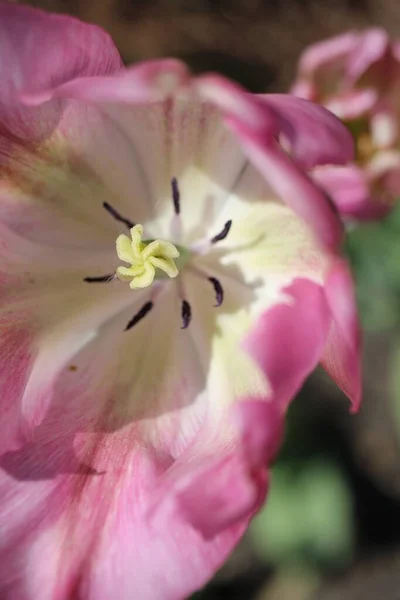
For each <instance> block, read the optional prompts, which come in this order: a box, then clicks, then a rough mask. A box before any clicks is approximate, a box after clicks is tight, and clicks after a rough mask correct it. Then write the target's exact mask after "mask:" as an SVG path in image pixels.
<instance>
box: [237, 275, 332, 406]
mask: <svg viewBox="0 0 400 600" xmlns="http://www.w3.org/2000/svg"><path fill="white" fill-rule="evenodd" d="M284 293H285V294H287V297H288V303H285V304H279V305H277V306H274V307H272V308H271V309H270V310H268V311H267V312H265V313H264V314H263V315H262V317H261V318H260V319H259V321H258V323H257V325H256V327H255V328H254V330H253V331H252V332H251V333H250V334H249V335H248V337H247V338H246V340H245V342H244V346H245V348H246V350H247V351H248V352H249V353H250V355H251V356H252V357H253V358H254V359H255V360H256V361H257V363H258V364H259V365H260V367H261V368H262V369H263V371H264V372H265V373H266V375H267V377H268V380H269V382H270V385H271V388H272V391H271V393H272V397H273V399H274V402H276V403H278V404H279V405H280V406H281V407H282V409H285V408H286V407H287V405H288V404H289V402H290V401H291V400H292V398H293V397H294V395H295V394H296V393H297V392H298V391H299V389H300V387H301V386H302V384H303V382H304V380H305V379H306V377H307V376H308V375H309V374H310V373H311V372H312V371H313V370H314V368H315V367H316V366H317V364H318V362H319V360H320V358H321V355H322V352H323V349H324V347H325V344H326V339H327V335H328V331H329V327H330V313H329V308H328V305H327V302H326V300H325V296H324V290H323V288H322V287H321V286H320V285H318V284H317V283H314V282H312V281H310V280H307V279H296V280H295V281H294V282H293V283H292V284H291V285H290V286H288V287H287V288H286V289H285V290H284Z"/></svg>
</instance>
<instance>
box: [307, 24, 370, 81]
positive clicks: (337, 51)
mask: <svg viewBox="0 0 400 600" xmlns="http://www.w3.org/2000/svg"><path fill="white" fill-rule="evenodd" d="M358 39H359V38H358V33H357V32H355V31H349V32H346V33H342V34H340V35H337V36H334V37H332V38H329V39H327V40H323V41H320V42H317V43H315V44H312V45H311V46H309V47H308V48H306V50H304V52H303V54H302V55H301V57H300V61H299V74H300V77H313V76H315V72H316V71H319V70H321V69H323V70H327V71H329V70H331V69H333V70H337V68H338V67H342V65H343V64H344V61H345V60H346V58H347V57H348V56H349V55H350V54H351V53H352V52H353V51H354V49H355V48H356V47H357V44H358Z"/></svg>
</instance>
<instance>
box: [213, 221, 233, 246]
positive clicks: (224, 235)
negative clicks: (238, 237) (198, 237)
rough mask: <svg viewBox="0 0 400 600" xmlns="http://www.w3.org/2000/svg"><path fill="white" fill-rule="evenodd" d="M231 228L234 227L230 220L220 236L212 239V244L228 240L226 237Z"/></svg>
mask: <svg viewBox="0 0 400 600" xmlns="http://www.w3.org/2000/svg"><path fill="white" fill-rule="evenodd" d="M231 227H232V220H231V219H229V221H227V222H226V223H225V225H224V228H223V230H222V231H221V232H220V233H219V234H218V235H215V236H214V237H213V238H212V239H211V243H212V244H216V243H217V242H220V241H221V240H224V239H225V238H226V236H227V235H228V233H229V231H230V228H231Z"/></svg>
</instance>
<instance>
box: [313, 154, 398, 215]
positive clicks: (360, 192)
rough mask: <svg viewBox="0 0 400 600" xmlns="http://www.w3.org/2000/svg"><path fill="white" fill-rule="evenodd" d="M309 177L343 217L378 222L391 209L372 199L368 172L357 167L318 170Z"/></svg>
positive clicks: (376, 199) (333, 167) (377, 199)
mask: <svg viewBox="0 0 400 600" xmlns="http://www.w3.org/2000/svg"><path fill="white" fill-rule="evenodd" d="M311 175H312V178H313V179H314V180H315V181H316V182H317V183H318V185H320V186H321V187H322V188H323V189H324V190H325V191H326V193H327V194H329V196H330V197H331V198H332V200H333V202H334V204H335V206H336V207H337V209H338V211H339V213H340V214H341V215H342V216H343V217H347V218H355V219H358V220H369V219H378V218H380V217H383V216H384V215H385V214H387V212H388V210H389V208H390V207H389V206H388V205H385V204H383V203H382V202H379V198H374V197H373V190H372V189H371V184H370V180H369V179H370V178H369V177H368V172H367V171H366V170H365V169H361V168H360V167H357V166H356V165H348V166H346V167H338V166H332V167H329V166H327V167H319V168H316V169H314V170H313V171H312V173H311Z"/></svg>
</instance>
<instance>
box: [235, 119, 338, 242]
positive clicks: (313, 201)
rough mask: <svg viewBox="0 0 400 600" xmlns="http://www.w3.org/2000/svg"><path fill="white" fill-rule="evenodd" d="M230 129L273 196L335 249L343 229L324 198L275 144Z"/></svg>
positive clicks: (239, 128) (243, 130) (242, 129)
mask: <svg viewBox="0 0 400 600" xmlns="http://www.w3.org/2000/svg"><path fill="white" fill-rule="evenodd" d="M230 127H231V128H232V129H233V130H234V131H235V133H236V135H237V136H238V137H239V139H240V141H241V143H242V146H243V149H244V150H245V152H246V153H247V155H248V157H249V159H250V162H252V163H253V164H254V165H255V167H256V168H257V169H258V170H259V171H260V173H261V174H264V173H266V174H268V176H267V182H268V184H269V185H270V186H271V188H272V189H273V190H274V192H275V193H277V194H278V196H279V197H280V198H281V199H282V200H283V201H284V202H285V203H286V204H287V205H288V206H289V207H290V208H292V210H294V212H295V213H297V214H298V215H299V216H300V217H301V218H302V219H303V220H304V221H305V222H306V223H308V225H309V226H310V227H311V229H312V230H313V232H314V234H315V236H316V237H317V238H318V239H319V240H320V241H321V242H322V244H324V245H325V246H326V247H327V248H329V249H337V248H338V246H339V245H340V243H341V240H342V237H343V227H342V224H341V222H340V219H339V218H338V215H337V213H336V211H335V209H334V207H333V205H332V204H331V203H330V202H329V200H328V199H327V197H326V194H324V193H323V192H322V191H321V190H319V189H318V188H317V187H316V186H315V184H314V183H313V182H312V181H311V179H310V178H309V177H308V175H307V174H306V173H304V171H303V170H302V169H301V168H300V167H299V166H298V165H297V164H296V163H295V162H294V161H293V160H292V159H291V158H290V157H289V156H288V155H287V154H286V153H285V152H284V151H283V150H282V148H281V147H280V146H279V145H278V144H277V143H274V142H271V141H269V142H268V143H266V142H265V141H264V140H263V139H260V137H259V136H258V135H257V134H256V133H254V132H251V131H249V130H248V129H247V128H245V127H243V126H242V125H241V124H239V123H238V122H234V123H233V122H231V123H230Z"/></svg>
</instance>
